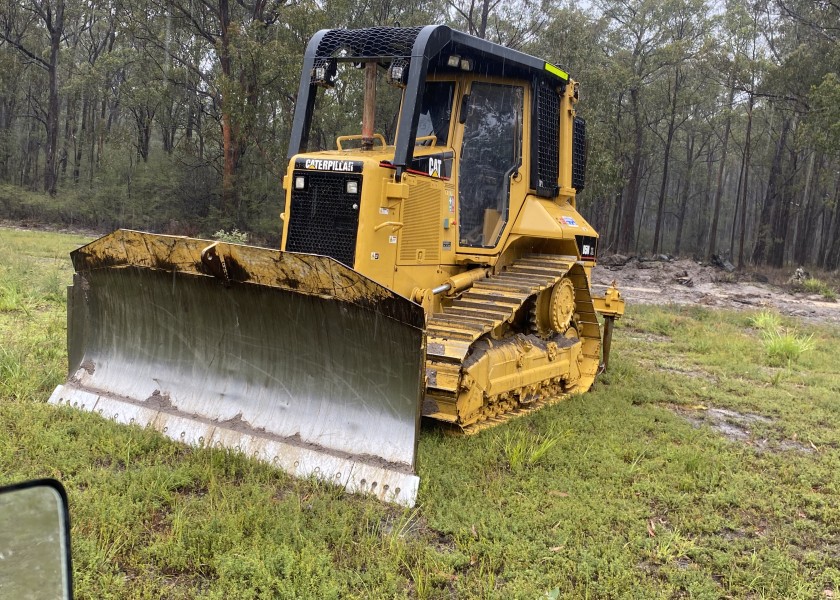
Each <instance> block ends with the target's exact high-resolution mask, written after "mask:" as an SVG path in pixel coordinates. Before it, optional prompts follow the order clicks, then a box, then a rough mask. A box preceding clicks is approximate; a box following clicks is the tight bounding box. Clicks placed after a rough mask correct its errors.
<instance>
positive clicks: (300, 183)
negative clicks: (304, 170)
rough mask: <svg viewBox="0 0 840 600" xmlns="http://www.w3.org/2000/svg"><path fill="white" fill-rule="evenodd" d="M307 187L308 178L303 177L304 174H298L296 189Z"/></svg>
mask: <svg viewBox="0 0 840 600" xmlns="http://www.w3.org/2000/svg"><path fill="white" fill-rule="evenodd" d="M305 187H306V179H304V178H303V177H302V176H300V175H299V176H297V177H295V189H296V190H302V189H304V188H305Z"/></svg>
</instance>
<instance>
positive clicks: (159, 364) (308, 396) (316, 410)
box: [51, 231, 425, 504]
mask: <svg viewBox="0 0 840 600" xmlns="http://www.w3.org/2000/svg"><path fill="white" fill-rule="evenodd" d="M211 244H212V242H208V241H205V240H195V239H189V238H178V237H171V236H153V235H150V234H141V233H138V232H128V231H119V232H115V233H114V234H111V235H110V236H106V237H105V238H101V239H100V240H97V241H96V242H93V243H92V244H90V245H88V246H85V247H83V248H81V249H79V250H78V251H76V252H75V253H74V255H73V261H74V265H75V267H76V271H77V273H76V276H75V279H74V285H73V286H72V288H71V289H70V293H69V305H68V315H69V318H68V321H69V323H68V345H69V356H70V378H69V380H68V382H67V383H66V384H65V385H63V386H60V387H59V388H58V389H56V391H55V393H54V394H53V396H52V398H51V401H52V402H54V403H70V404H72V405H76V406H78V407H80V408H83V409H86V410H91V411H95V412H100V413H101V414H102V415H103V416H106V417H109V418H115V419H117V420H118V421H121V422H127V423H132V422H133V423H138V424H140V425H152V426H154V427H155V428H157V429H159V430H161V431H163V432H164V433H165V434H166V435H168V436H169V437H172V438H173V439H176V440H181V441H184V442H186V443H192V444H200V445H209V446H222V447H228V448H235V449H239V450H241V451H243V452H245V453H246V454H248V455H253V456H256V457H258V458H260V459H262V460H265V461H268V462H270V463H274V464H276V465H277V466H279V467H281V468H283V469H285V470H287V471H289V472H291V473H293V474H295V475H297V476H310V475H315V476H317V477H320V478H323V479H327V480H330V481H333V482H334V483H336V484H338V485H342V486H345V487H346V488H347V489H349V490H351V491H363V492H369V493H374V494H376V495H377V496H379V497H380V498H383V499H385V500H388V501H394V502H398V503H401V504H413V503H414V500H415V497H416V491H417V484H418V478H417V476H416V475H414V457H415V450H416V443H417V432H418V425H419V402H418V398H419V397H420V394H421V389H422V384H423V382H422V368H423V364H424V357H425V348H424V343H425V342H424V330H423V313H422V309H421V308H420V307H419V306H417V305H415V304H413V303H411V302H409V301H408V300H406V299H404V298H402V297H400V296H397V295H396V294H394V293H392V292H390V291H389V290H387V289H386V288H383V287H382V286H379V285H378V284H376V283H374V282H372V281H370V280H368V279H366V278H364V277H362V276H361V275H359V274H358V273H356V272H355V271H353V270H351V269H349V268H347V267H345V266H343V265H341V264H339V263H337V262H335V261H333V260H332V259H329V258H324V257H319V256H312V255H295V254H290V253H282V252H279V251H274V250H268V249H261V248H253V247H247V246H235V245H227V244H217V245H216V246H215V247H213V248H212V249H211V252H210V255H212V256H211V257H210V258H208V256H207V253H205V258H204V259H202V254H201V253H202V250H204V249H206V248H207V247H208V246H210V245H211ZM213 259H215V260H216V262H215V263H214V262H213ZM214 273H215V274H214Z"/></svg>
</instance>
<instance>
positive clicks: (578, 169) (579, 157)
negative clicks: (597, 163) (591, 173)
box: [572, 117, 586, 193]
mask: <svg viewBox="0 0 840 600" xmlns="http://www.w3.org/2000/svg"><path fill="white" fill-rule="evenodd" d="M585 185H586V121H584V120H583V119H581V118H580V117H575V122H574V130H573V132H572V187H573V188H575V190H577V192H578V193H580V192H582V191H583V188H584V186H585Z"/></svg>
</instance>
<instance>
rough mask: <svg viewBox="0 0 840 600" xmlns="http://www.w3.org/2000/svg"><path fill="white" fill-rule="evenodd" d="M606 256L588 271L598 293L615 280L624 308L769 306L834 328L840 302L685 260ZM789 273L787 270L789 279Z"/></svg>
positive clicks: (838, 318)
mask: <svg viewBox="0 0 840 600" xmlns="http://www.w3.org/2000/svg"><path fill="white" fill-rule="evenodd" d="M613 258H614V257H606V258H605V259H604V260H603V261H602V263H601V264H599V265H598V266H597V267H596V268H595V269H594V270H593V271H592V284H593V288H595V291H596V292H601V291H602V290H603V289H604V288H605V287H606V286H608V285H609V284H610V283H612V281H613V280H615V281H616V282H617V284H618V288H619V290H621V293H622V295H623V296H624V298H625V300H627V302H628V303H629V304H633V303H636V304H658V305H661V304H672V303H673V304H693V305H701V306H709V307H716V308H732V309H747V310H750V309H752V310H755V309H762V308H769V309H773V310H775V311H778V312H779V313H781V314H784V315H788V316H792V317H799V318H802V319H804V320H806V321H809V322H812V323H837V324H840V303H837V302H829V301H826V300H824V299H822V297H821V296H819V295H814V294H810V295H809V294H805V293H795V292H791V291H788V290H786V289H785V288H783V287H781V286H778V285H773V284H772V283H768V282H766V281H765V282H762V281H756V279H767V278H766V277H763V276H761V275H756V274H751V273H739V272H737V271H736V272H729V271H728V270H727V269H726V268H724V267H722V266H715V265H711V264H705V263H702V262H697V261H694V260H691V259H679V260H671V259H668V258H667V257H665V256H661V257H658V258H656V259H645V258H636V257H631V258H624V257H621V258H619V259H618V260H610V259H613ZM794 271H795V269H790V275H791V276H792V275H793V273H794Z"/></svg>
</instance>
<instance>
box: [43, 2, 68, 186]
mask: <svg viewBox="0 0 840 600" xmlns="http://www.w3.org/2000/svg"><path fill="white" fill-rule="evenodd" d="M47 15H48V16H49V12H47ZM46 25H47V31H49V34H50V62H49V67H48V69H47V73H48V76H49V82H50V83H49V87H50V92H49V101H48V104H47V123H46V130H47V132H46V133H47V145H46V148H45V151H46V160H45V161H44V191H45V192H47V193H49V194H50V195H51V196H55V193H56V184H57V169H56V166H57V165H56V161H57V155H58V126H59V124H58V121H59V113H60V105H59V100H58V55H59V49H60V48H61V38H62V36H63V35H64V0H56V2H55V16H54V18H53V19H52V21H50V20H48V21H47V23H46Z"/></svg>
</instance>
